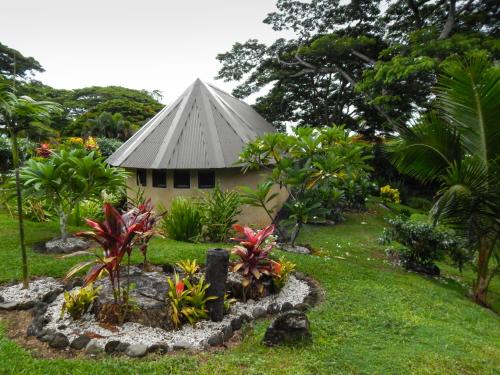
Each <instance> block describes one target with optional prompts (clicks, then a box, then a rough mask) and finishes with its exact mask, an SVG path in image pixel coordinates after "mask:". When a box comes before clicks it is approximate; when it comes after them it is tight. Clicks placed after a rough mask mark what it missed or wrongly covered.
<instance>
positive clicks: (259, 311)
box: [252, 306, 267, 319]
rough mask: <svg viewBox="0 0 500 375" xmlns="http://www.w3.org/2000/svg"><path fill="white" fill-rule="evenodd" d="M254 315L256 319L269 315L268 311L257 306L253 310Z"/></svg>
mask: <svg viewBox="0 0 500 375" xmlns="http://www.w3.org/2000/svg"><path fill="white" fill-rule="evenodd" d="M252 315H253V317H254V318H255V319H259V318H263V317H265V316H266V315H267V311H266V309H265V308H263V307H260V306H257V307H256V308H254V309H253V310H252Z"/></svg>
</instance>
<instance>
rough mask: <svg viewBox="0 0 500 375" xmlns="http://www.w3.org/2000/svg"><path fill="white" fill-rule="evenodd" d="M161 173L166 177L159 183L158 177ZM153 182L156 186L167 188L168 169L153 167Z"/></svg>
mask: <svg viewBox="0 0 500 375" xmlns="http://www.w3.org/2000/svg"><path fill="white" fill-rule="evenodd" d="M159 173H162V174H164V178H163V179H162V181H161V183H160V184H158V181H157V179H159V178H160V177H161V174H160V175H158V174H159ZM151 180H152V181H151V184H152V186H153V187H154V188H158V189H165V188H166V187H167V186H168V185H167V170H166V169H152V170H151Z"/></svg>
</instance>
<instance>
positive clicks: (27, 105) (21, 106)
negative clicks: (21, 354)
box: [0, 80, 61, 288]
mask: <svg viewBox="0 0 500 375" xmlns="http://www.w3.org/2000/svg"><path fill="white" fill-rule="evenodd" d="M60 111H61V109H60V107H59V106H58V105H57V104H56V103H52V102H47V101H40V102H38V101H35V100H33V99H31V98H30V97H27V96H23V97H17V96H16V95H15V94H14V93H13V92H11V91H10V88H9V84H8V83H7V82H4V81H3V80H0V121H1V122H0V124H1V125H2V126H0V131H3V132H6V133H7V135H8V136H9V138H10V141H11V147H12V165H13V167H14V175H15V186H16V188H15V189H16V196H17V216H18V222H19V240H20V245H21V257H22V271H23V287H24V288H27V287H28V258H27V255H26V244H25V238H24V224H23V210H22V202H23V199H22V192H21V190H22V188H21V180H20V176H19V164H20V163H19V161H20V158H19V146H18V136H19V133H20V132H23V131H26V130H28V129H30V128H31V127H34V126H36V127H44V125H43V123H44V122H45V121H48V120H49V118H50V114H51V113H54V112H60Z"/></svg>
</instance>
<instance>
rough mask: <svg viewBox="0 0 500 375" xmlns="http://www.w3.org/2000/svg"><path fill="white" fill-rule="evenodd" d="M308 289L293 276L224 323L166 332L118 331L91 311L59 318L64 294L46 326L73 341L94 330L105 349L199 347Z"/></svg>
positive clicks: (131, 326)
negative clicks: (122, 345) (114, 344)
mask: <svg viewBox="0 0 500 375" xmlns="http://www.w3.org/2000/svg"><path fill="white" fill-rule="evenodd" d="M309 292H310V288H309V285H308V284H307V283H306V282H305V281H302V280H299V279H297V278H296V277H294V276H290V278H289V280H288V282H287V284H286V285H285V286H284V287H283V289H282V290H281V291H280V293H278V294H275V295H272V296H268V297H264V298H262V299H261V300H259V301H256V302H254V303H251V304H249V303H242V302H237V303H235V304H234V305H233V306H232V307H231V311H230V313H229V314H228V315H225V316H224V319H223V321H222V322H212V321H209V320H203V321H200V322H198V323H197V324H196V325H195V326H191V325H189V324H185V325H184V326H183V327H182V328H181V329H179V330H176V331H165V330H163V329H161V328H151V327H147V326H143V325H141V324H138V323H125V324H123V325H122V326H120V327H116V332H112V331H110V330H108V329H106V328H104V327H102V326H100V325H99V323H98V322H96V321H95V319H94V316H93V315H91V314H89V313H87V314H85V315H84V316H83V317H82V319H81V320H80V321H74V320H73V319H71V318H70V317H68V316H66V317H64V318H63V319H60V314H61V306H62V303H63V295H62V294H61V295H59V296H58V297H57V299H56V300H55V301H54V302H53V303H52V304H51V305H50V306H49V308H48V310H47V312H46V314H45V316H46V317H47V318H48V319H49V323H48V324H47V325H46V326H45V328H46V329H54V330H57V331H58V332H62V333H64V334H65V335H66V336H67V337H68V339H69V340H70V341H72V340H73V339H74V338H76V337H77V336H79V335H81V334H84V333H94V334H97V335H100V336H103V338H97V339H95V341H96V342H97V343H98V344H99V345H100V346H101V347H102V348H104V346H105V344H106V343H107V342H108V341H112V340H118V341H121V342H126V343H129V344H138V343H140V344H144V345H147V346H148V347H150V346H152V345H155V344H162V345H168V347H169V348H170V350H172V348H173V347H174V346H183V347H187V348H190V349H198V350H200V349H203V348H205V347H207V346H208V343H207V341H208V339H209V338H210V337H212V336H213V335H215V334H218V333H220V332H222V330H223V329H224V328H225V327H227V326H230V325H231V321H232V320H233V319H235V318H237V317H240V316H242V315H243V314H246V315H248V316H249V317H250V318H252V319H253V317H252V311H253V309H255V308H256V307H262V308H264V309H267V307H268V306H269V305H270V304H272V303H277V304H279V305H280V306H281V305H282V304H283V303H285V302H290V303H291V304H292V305H296V304H298V303H301V302H303V301H304V298H305V297H306V296H307V295H308V294H309ZM58 327H61V328H62V329H59V328H58Z"/></svg>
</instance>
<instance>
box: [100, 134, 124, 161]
mask: <svg viewBox="0 0 500 375" xmlns="http://www.w3.org/2000/svg"><path fill="white" fill-rule="evenodd" d="M122 144H123V142H122V141H120V140H118V139H115V138H97V145H98V146H99V150H100V151H101V155H102V156H104V157H108V156H110V155H111V154H112V153H113V152H115V151H116V150H117V149H118V148H119V147H120V146H121V145H122Z"/></svg>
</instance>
